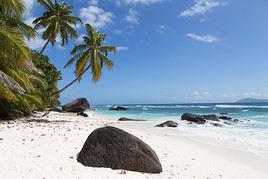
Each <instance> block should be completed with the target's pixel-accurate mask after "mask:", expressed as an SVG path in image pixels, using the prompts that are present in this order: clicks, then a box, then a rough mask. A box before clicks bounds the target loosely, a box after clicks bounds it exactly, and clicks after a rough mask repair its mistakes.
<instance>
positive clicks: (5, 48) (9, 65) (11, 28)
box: [0, 0, 116, 119]
mask: <svg viewBox="0 0 268 179" xmlns="http://www.w3.org/2000/svg"><path fill="white" fill-rule="evenodd" d="M37 2H38V3H39V4H40V5H42V6H43V7H44V9H45V12H44V13H43V15H42V16H41V17H39V18H37V19H36V20H34V21H33V23H34V24H35V26H34V28H32V27H31V26H28V25H26V24H25V23H24V22H23V20H22V16H23V13H24V11H25V7H24V5H23V3H22V0H1V1H0V42H1V43H0V119H13V118H16V117H20V116H28V115H32V114H33V112H34V111H43V110H45V109H46V108H48V107H53V106H56V105H58V104H59V100H58V99H59V94H60V93H61V92H62V91H64V90H65V89H67V88H68V87H69V86H71V85H72V84H73V83H75V82H76V81H80V80H81V79H82V76H83V75H84V74H85V73H86V72H87V71H89V72H90V73H91V74H92V80H93V81H94V82H97V81H99V80H100V78H101V76H102V68H103V67H104V66H106V67H107V68H108V69H111V68H112V67H113V62H112V60H111V59H110V58H109V53H110V52H115V51H116V48H115V47H114V46H109V45H104V41H105V38H106V35H105V34H104V33H101V32H100V31H98V30H96V29H94V28H93V27H92V26H91V25H89V24H86V25H85V30H86V32H87V34H86V35H85V36H84V37H83V43H82V44H79V45H77V46H75V47H74V48H73V50H72V51H71V55H72V58H71V59H70V60H69V61H68V62H67V64H66V65H65V68H66V67H69V66H70V65H72V64H74V63H75V64H76V68H75V75H76V78H75V79H74V80H73V81H72V82H71V83H69V84H67V85H66V86H65V87H64V88H63V89H61V90H58V88H57V82H58V80H60V79H61V73H60V72H59V71H58V70H57V69H56V67H55V66H54V65H52V64H51V62H50V60H49V58H48V57H47V56H46V55H43V52H44V50H45V48H46V47H47V45H48V44H49V43H51V45H52V46H54V45H55V43H56V42H57V37H59V38H60V40H61V45H62V46H64V45H66V44H67V43H68V40H69V38H77V37H78V34H77V32H76V30H75V28H74V26H75V25H76V24H77V23H82V21H81V19H79V18H78V17H75V16H72V11H73V7H72V6H70V5H68V4H66V3H59V2H58V1H57V0H54V2H52V1H51V0H37ZM39 29H44V32H43V33H42V38H43V40H45V41H46V43H45V44H44V47H43V48H42V50H41V51H40V52H37V51H32V50H31V49H30V48H29V47H28V46H27V45H26V43H25V39H31V38H34V37H35V36H36V34H37V33H36V30H39Z"/></svg>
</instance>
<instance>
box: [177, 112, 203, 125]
mask: <svg viewBox="0 0 268 179" xmlns="http://www.w3.org/2000/svg"><path fill="white" fill-rule="evenodd" d="M181 120H185V121H190V122H194V123H196V124H205V122H206V120H205V118H204V117H203V116H201V115H196V114H192V113H184V114H183V115H182V116H181Z"/></svg>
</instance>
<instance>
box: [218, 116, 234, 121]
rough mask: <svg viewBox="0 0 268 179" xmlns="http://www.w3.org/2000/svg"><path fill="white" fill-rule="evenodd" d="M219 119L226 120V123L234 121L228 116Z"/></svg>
mask: <svg viewBox="0 0 268 179" xmlns="http://www.w3.org/2000/svg"><path fill="white" fill-rule="evenodd" d="M219 119H222V120H226V121H230V120H232V118H231V117H228V116H220V117H219Z"/></svg>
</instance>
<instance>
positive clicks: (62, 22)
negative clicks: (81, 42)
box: [33, 0, 82, 54]
mask: <svg viewBox="0 0 268 179" xmlns="http://www.w3.org/2000/svg"><path fill="white" fill-rule="evenodd" d="M37 2H39V3H40V4H41V5H42V6H43V7H44V8H45V12H44V13H43V15H42V16H41V17H39V18H37V19H35V20H34V21H33V23H34V24H35V26H34V28H35V29H36V30H39V29H45V31H44V32H43V34H42V37H43V40H46V43H45V45H44V47H43V48H42V50H41V51H40V54H43V52H44V50H45V48H46V47H47V45H48V44H49V43H51V44H52V46H54V45H55V43H56V41H57V37H58V36H59V37H60V39H61V45H62V46H64V45H65V44H67V43H68V38H69V37H71V38H77V36H78V35H77V32H76V30H75V29H74V26H76V24H77V23H79V22H80V23H82V20H81V19H80V18H78V17H75V16H72V15H71V14H72V11H73V7H72V6H70V5H68V4H66V3H64V2H60V3H59V2H58V1H57V0H55V2H54V3H52V2H51V0H37Z"/></svg>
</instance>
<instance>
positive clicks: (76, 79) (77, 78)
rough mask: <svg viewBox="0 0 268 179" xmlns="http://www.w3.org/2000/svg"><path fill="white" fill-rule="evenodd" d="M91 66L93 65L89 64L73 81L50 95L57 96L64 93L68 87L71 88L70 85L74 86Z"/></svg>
mask: <svg viewBox="0 0 268 179" xmlns="http://www.w3.org/2000/svg"><path fill="white" fill-rule="evenodd" d="M90 66H91V65H88V67H87V68H86V69H85V70H84V71H83V72H82V73H81V74H80V75H78V76H77V77H76V78H75V79H74V80H73V81H71V82H70V83H69V84H67V85H66V86H64V87H63V88H62V89H61V90H59V91H57V92H55V93H53V94H52V95H51V96H50V97H53V96H56V95H58V94H60V93H62V92H63V91H64V90H66V89H67V88H69V87H70V86H72V85H73V84H74V83H75V82H76V81H78V80H79V79H80V78H81V77H82V76H83V75H84V73H85V72H86V71H87V70H88V69H89V68H90Z"/></svg>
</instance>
